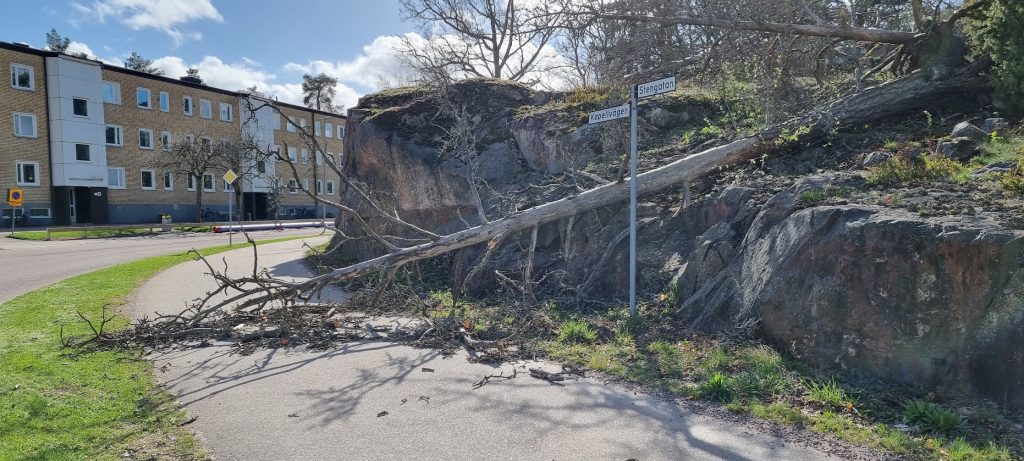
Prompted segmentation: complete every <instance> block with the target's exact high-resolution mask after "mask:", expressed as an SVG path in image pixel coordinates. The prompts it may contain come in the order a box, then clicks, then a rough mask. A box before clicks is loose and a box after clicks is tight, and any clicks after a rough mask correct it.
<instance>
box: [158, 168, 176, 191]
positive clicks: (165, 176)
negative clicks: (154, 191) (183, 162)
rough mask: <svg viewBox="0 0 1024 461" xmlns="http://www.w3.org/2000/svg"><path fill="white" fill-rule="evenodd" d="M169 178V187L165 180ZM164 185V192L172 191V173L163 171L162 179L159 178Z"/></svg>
mask: <svg viewBox="0 0 1024 461" xmlns="http://www.w3.org/2000/svg"><path fill="white" fill-rule="evenodd" d="M168 178H170V180H171V182H170V186H168V185H167V179H168ZM160 179H161V180H163V183H164V190H174V172H172V171H165V172H164V175H163V177H161V178H160Z"/></svg>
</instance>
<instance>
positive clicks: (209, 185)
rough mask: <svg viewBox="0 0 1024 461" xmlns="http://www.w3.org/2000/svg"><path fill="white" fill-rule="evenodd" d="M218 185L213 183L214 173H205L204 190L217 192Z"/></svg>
mask: <svg viewBox="0 0 1024 461" xmlns="http://www.w3.org/2000/svg"><path fill="white" fill-rule="evenodd" d="M216 191H217V187H216V185H214V183H213V174H212V173H203V192H216Z"/></svg>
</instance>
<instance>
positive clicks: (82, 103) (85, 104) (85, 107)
mask: <svg viewBox="0 0 1024 461" xmlns="http://www.w3.org/2000/svg"><path fill="white" fill-rule="evenodd" d="M71 113H73V114H75V115H77V116H79V117H88V116H89V101H86V100H85V99H82V98H71Z"/></svg>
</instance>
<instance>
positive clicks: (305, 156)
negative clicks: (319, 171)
mask: <svg viewBox="0 0 1024 461" xmlns="http://www.w3.org/2000/svg"><path fill="white" fill-rule="evenodd" d="M302 163H309V149H302Z"/></svg>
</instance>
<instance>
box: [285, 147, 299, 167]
mask: <svg viewBox="0 0 1024 461" xmlns="http://www.w3.org/2000/svg"><path fill="white" fill-rule="evenodd" d="M288 160H290V161H291V162H292V163H295V162H297V161H299V154H298V151H297V150H296V149H295V148H294V147H289V148H288Z"/></svg>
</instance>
